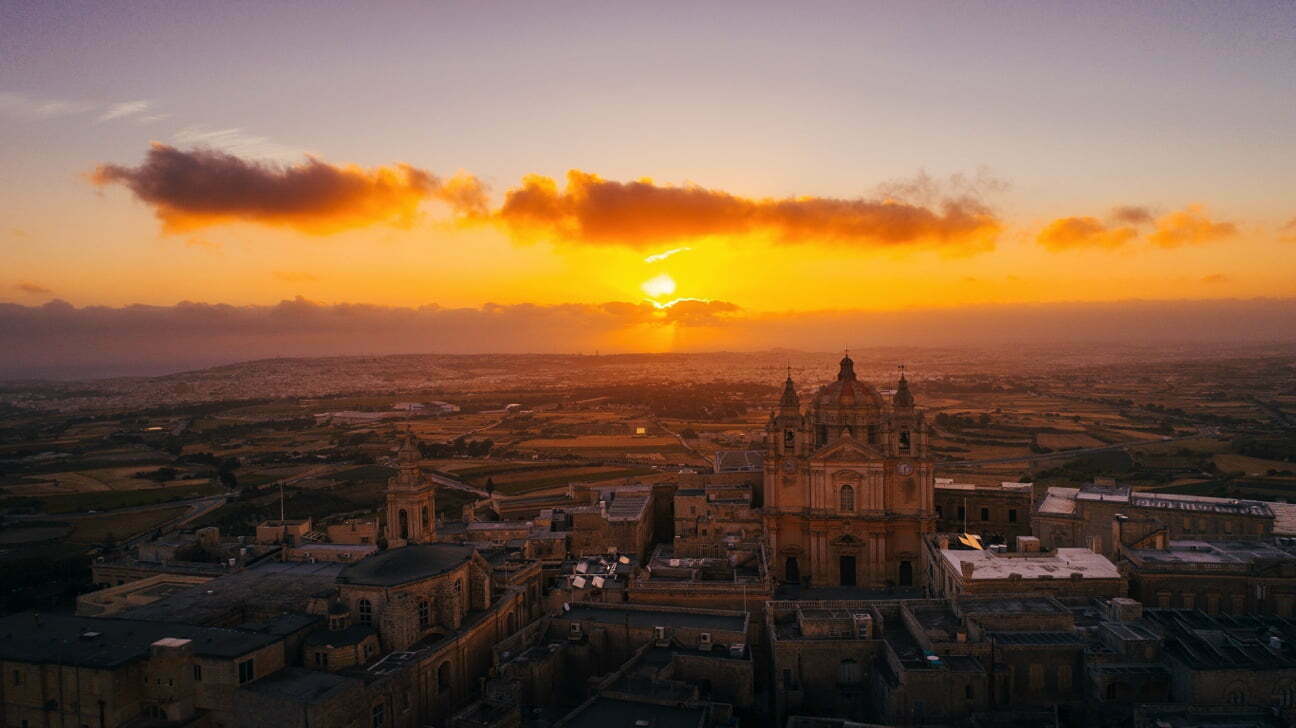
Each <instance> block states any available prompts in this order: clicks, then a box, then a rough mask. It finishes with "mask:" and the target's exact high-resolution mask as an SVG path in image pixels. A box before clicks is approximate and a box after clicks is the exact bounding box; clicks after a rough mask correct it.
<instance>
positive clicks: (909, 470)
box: [896, 463, 913, 475]
mask: <svg viewBox="0 0 1296 728" xmlns="http://www.w3.org/2000/svg"><path fill="white" fill-rule="evenodd" d="M896 472H897V473H900V474H901V475H912V474H913V466H912V465H910V464H909V463H900V464H899V465H897V466H896Z"/></svg>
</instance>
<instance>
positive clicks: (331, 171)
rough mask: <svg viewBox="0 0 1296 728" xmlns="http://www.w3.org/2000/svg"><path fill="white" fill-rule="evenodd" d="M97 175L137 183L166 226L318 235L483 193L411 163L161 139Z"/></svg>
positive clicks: (399, 221)
mask: <svg viewBox="0 0 1296 728" xmlns="http://www.w3.org/2000/svg"><path fill="white" fill-rule="evenodd" d="M456 179H457V178H456ZM90 180H91V182H93V183H94V184H96V185H100V186H104V185H111V184H120V185H123V186H125V187H127V188H128V189H130V190H131V192H133V193H134V194H135V196H136V197H137V198H139V199H140V200H141V201H143V202H144V203H146V204H148V205H150V206H152V207H153V210H154V213H155V214H156V215H157V217H158V219H159V220H161V221H162V229H163V231H164V232H166V233H183V232H188V231H192V230H196V229H199V228H203V227H207V226H210V225H219V224H223V223H229V222H250V223H257V224H261V225H270V226H282V227H290V228H293V229H295V230H299V231H301V232H305V233H310V234H316V235H324V234H329V233H334V232H338V231H341V230H347V229H351V228H358V227H364V226H368V225H374V224H379V223H385V224H392V225H396V226H408V225H410V224H411V223H412V222H413V221H414V219H415V217H416V215H417V213H418V208H419V205H420V203H422V202H423V201H424V200H425V199H428V198H434V197H435V198H442V199H446V200H447V201H449V202H452V203H454V204H455V205H456V206H458V208H459V209H465V210H471V209H473V208H472V206H473V205H474V204H475V202H474V194H476V193H475V192H474V191H473V190H472V189H471V186H470V185H468V184H466V183H464V182H462V181H459V182H456V181H455V180H451V182H450V183H446V184H443V183H442V182H441V181H440V180H438V179H437V178H436V177H433V176H432V175H431V174H428V173H427V172H424V171H423V170H420V169H416V168H414V167H411V166H409V165H405V164H397V165H393V166H386V167H374V168H372V169H363V168H361V167H357V166H351V165H348V166H337V165H332V164H329V163H327V162H324V161H322V160H320V159H316V158H314V157H309V158H307V159H306V161H304V162H301V163H299V164H296V165H292V166H286V165H279V164H272V163H268V162H254V161H247V160H244V159H241V158H239V157H236V156H234V155H232V154H228V153H226V152H222V151H218V150H214V149H193V150H190V151H181V150H179V149H176V148H175V147H170V146H167V145H165V144H157V143H155V144H154V145H153V146H152V148H151V149H149V152H148V156H147V157H146V158H145V160H144V163H143V164H141V165H140V166H138V167H125V166H121V165H116V164H105V165H101V166H99V167H98V168H96V169H95V170H94V171H93V172H91V173H90Z"/></svg>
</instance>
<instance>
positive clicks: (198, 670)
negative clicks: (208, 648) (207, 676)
mask: <svg viewBox="0 0 1296 728" xmlns="http://www.w3.org/2000/svg"><path fill="white" fill-rule="evenodd" d="M194 682H202V665H194Z"/></svg>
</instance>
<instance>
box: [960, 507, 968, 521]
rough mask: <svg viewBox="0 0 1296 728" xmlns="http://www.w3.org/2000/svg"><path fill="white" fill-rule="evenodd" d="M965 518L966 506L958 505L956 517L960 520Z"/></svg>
mask: <svg viewBox="0 0 1296 728" xmlns="http://www.w3.org/2000/svg"><path fill="white" fill-rule="evenodd" d="M965 518H967V508H965V507H963V506H959V510H958V519H959V520H960V521H961V520H963V519H965Z"/></svg>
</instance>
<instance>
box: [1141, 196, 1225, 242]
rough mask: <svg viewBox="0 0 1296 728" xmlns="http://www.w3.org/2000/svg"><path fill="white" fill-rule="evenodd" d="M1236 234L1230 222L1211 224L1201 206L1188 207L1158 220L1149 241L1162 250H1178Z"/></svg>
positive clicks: (1204, 209)
mask: <svg viewBox="0 0 1296 728" xmlns="http://www.w3.org/2000/svg"><path fill="white" fill-rule="evenodd" d="M1237 232H1238V229H1237V226H1236V225H1234V224H1233V223H1231V222H1213V221H1212V220H1211V219H1210V218H1209V217H1207V215H1206V208H1205V207H1203V206H1202V205H1189V206H1187V207H1185V208H1184V209H1182V210H1180V211H1178V212H1172V213H1170V214H1169V215H1164V216H1162V217H1160V218H1158V219H1157V221H1156V231H1155V232H1153V233H1152V236H1151V238H1150V239H1151V241H1152V243H1153V244H1154V245H1159V246H1161V247H1163V248H1178V247H1180V246H1182V245H1194V244H1199V243H1210V242H1214V241H1216V240H1223V239H1224V238H1230V237H1233V236H1234V235H1237Z"/></svg>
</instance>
